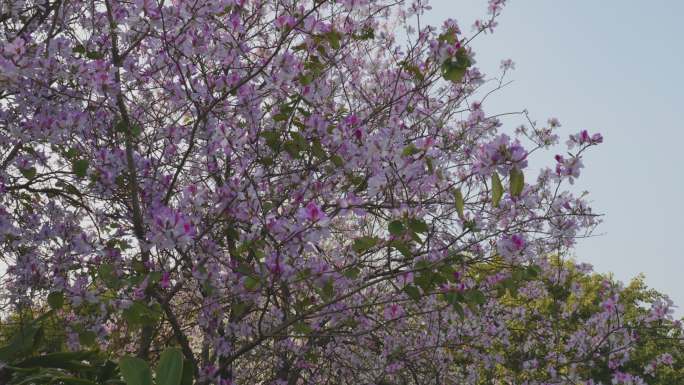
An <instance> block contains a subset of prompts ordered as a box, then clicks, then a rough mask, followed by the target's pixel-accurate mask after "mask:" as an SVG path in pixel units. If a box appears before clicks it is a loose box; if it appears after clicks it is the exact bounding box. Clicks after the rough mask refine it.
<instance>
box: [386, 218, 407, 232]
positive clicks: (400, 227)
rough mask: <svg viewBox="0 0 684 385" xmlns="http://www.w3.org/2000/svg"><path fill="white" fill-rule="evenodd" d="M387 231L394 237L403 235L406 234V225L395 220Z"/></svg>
mask: <svg viewBox="0 0 684 385" xmlns="http://www.w3.org/2000/svg"><path fill="white" fill-rule="evenodd" d="M387 229H388V230H389V232H390V234H392V235H401V234H402V233H403V232H404V224H403V223H401V221H400V220H394V221H392V222H390V223H389V224H388V225H387Z"/></svg>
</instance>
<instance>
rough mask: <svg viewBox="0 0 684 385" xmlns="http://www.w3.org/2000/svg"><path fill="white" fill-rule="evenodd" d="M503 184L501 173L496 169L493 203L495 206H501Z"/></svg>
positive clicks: (493, 175) (493, 177) (493, 184)
mask: <svg viewBox="0 0 684 385" xmlns="http://www.w3.org/2000/svg"><path fill="white" fill-rule="evenodd" d="M503 191H504V190H503V186H502V185H501V179H500V178H499V174H497V173H496V171H494V173H493V174H492V204H493V205H494V207H499V202H500V201H501V197H502V196H503Z"/></svg>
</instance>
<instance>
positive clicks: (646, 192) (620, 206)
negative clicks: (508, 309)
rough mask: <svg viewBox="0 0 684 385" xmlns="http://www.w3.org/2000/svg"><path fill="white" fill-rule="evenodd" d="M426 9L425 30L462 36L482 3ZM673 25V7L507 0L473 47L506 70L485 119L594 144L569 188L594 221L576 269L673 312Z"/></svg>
mask: <svg viewBox="0 0 684 385" xmlns="http://www.w3.org/2000/svg"><path fill="white" fill-rule="evenodd" d="M431 5H432V7H433V9H432V10H431V11H429V12H428V14H427V22H428V23H429V24H433V25H439V24H441V21H442V20H444V19H445V18H453V19H456V20H457V21H458V22H459V25H460V26H461V28H462V29H463V30H467V31H470V26H471V25H472V22H473V21H474V20H475V19H476V18H477V17H479V16H482V15H484V13H485V12H486V5H487V1H486V0H432V1H431ZM682 15H684V2H680V1H674V0H670V1H666V0H651V1H636V0H630V1H619V0H613V1H595V0H575V1H551V0H513V1H509V3H508V5H507V7H506V8H505V9H504V11H503V14H502V16H501V17H500V18H499V27H498V28H497V30H496V31H495V33H494V34H493V35H487V36H481V37H478V38H477V39H476V41H475V42H474V43H473V46H474V47H475V50H476V59H477V61H478V63H477V65H478V66H479V67H480V68H481V70H483V72H485V73H488V74H490V75H495V74H497V72H498V66H499V63H500V61H501V60H502V59H506V58H511V59H513V61H514V62H515V63H516V70H515V71H513V72H512V73H511V74H510V77H509V80H513V81H514V82H513V83H512V84H511V85H509V86H508V87H507V88H505V89H503V90H501V91H499V92H498V93H497V94H496V95H495V96H492V97H491V98H490V99H488V100H487V104H485V111H486V112H487V113H488V114H495V113H501V112H510V111H520V110H523V109H525V108H526V109H528V110H529V112H530V114H531V116H532V117H534V119H536V120H537V121H538V122H545V121H546V119H547V118H549V117H557V118H558V119H560V121H561V123H562V124H563V127H562V128H561V131H560V133H561V135H562V136H561V139H562V142H564V141H565V139H566V138H567V135H568V134H570V133H574V132H577V131H579V130H581V129H588V130H589V132H596V131H598V132H601V133H602V134H603V136H604V138H605V142H604V144H602V145H601V146H599V147H598V148H595V149H594V150H593V151H592V152H591V153H588V154H587V155H586V156H585V158H584V163H585V166H586V168H585V169H584V170H583V174H582V176H581V178H580V179H579V181H578V182H577V183H576V188H577V189H578V191H583V190H588V191H589V192H590V195H589V199H590V200H591V201H592V206H593V207H594V209H595V210H596V211H598V212H600V213H603V214H605V218H604V223H603V224H602V225H601V226H600V228H599V229H598V231H597V232H596V235H597V236H595V237H593V238H590V239H584V240H580V241H579V244H578V247H577V249H576V256H577V259H578V260H581V261H585V262H589V263H592V264H593V265H594V267H595V269H596V270H597V271H600V272H613V273H614V274H615V277H616V278H618V279H621V280H623V281H627V280H629V279H630V278H631V277H633V276H635V275H637V274H639V273H644V274H645V275H646V282H647V283H648V285H649V286H651V287H653V288H655V289H657V290H659V291H662V292H665V293H667V294H669V295H670V296H671V298H672V299H673V300H674V301H675V304H679V305H681V306H684V277H682V274H684V258H683V257H684V252H682V246H681V245H680V244H679V241H680V240H684V225H683V224H682V221H683V220H684V201H683V199H684V171H683V165H684V161H682V155H684V127H683V126H684V125H683V124H682V122H683V121H684V97H682V92H683V90H684V43H683V42H682V39H683V38H684V33H683V28H682V26H681V24H680V22H681V21H680V18H681V16H682ZM505 123H506V124H507V125H510V126H511V127H513V126H514V125H517V124H519V123H520V121H516V120H511V121H505ZM561 150H562V148H561ZM554 154H555V152H549V153H547V154H546V155H548V160H546V164H552V162H553V158H552V157H553V155H554ZM535 163H536V162H535ZM540 164H541V162H540ZM676 314H677V315H678V316H684V309H682V308H678V309H677V311H676Z"/></svg>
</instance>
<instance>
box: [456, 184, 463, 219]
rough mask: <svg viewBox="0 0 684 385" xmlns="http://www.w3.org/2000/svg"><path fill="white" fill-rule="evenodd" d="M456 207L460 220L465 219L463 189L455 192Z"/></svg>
mask: <svg viewBox="0 0 684 385" xmlns="http://www.w3.org/2000/svg"><path fill="white" fill-rule="evenodd" d="M454 205H455V206H456V212H457V213H458V216H459V218H463V205H464V203H463V193H461V189H460V188H457V189H456V190H454Z"/></svg>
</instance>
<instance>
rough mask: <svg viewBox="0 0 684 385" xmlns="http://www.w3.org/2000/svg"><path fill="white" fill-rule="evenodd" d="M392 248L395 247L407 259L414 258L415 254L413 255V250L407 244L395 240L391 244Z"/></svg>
mask: <svg viewBox="0 0 684 385" xmlns="http://www.w3.org/2000/svg"><path fill="white" fill-rule="evenodd" d="M390 246H392V247H394V248H395V249H396V250H397V251H399V252H400V253H401V254H402V255H403V256H404V257H406V258H411V257H413V253H411V248H410V247H409V245H407V244H406V242H403V241H400V240H398V239H395V240H393V241H391V242H390Z"/></svg>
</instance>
